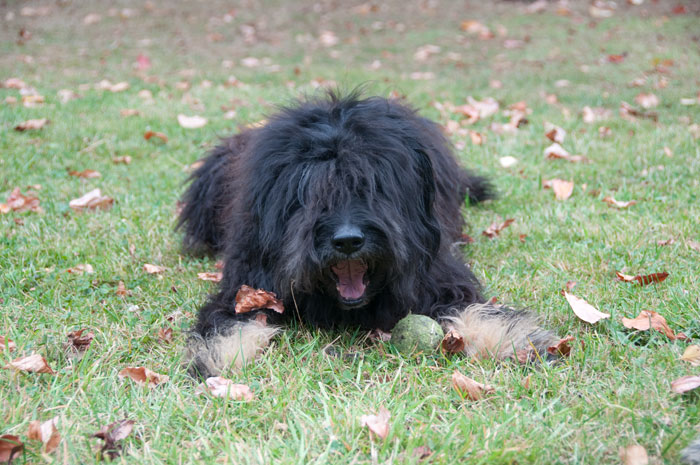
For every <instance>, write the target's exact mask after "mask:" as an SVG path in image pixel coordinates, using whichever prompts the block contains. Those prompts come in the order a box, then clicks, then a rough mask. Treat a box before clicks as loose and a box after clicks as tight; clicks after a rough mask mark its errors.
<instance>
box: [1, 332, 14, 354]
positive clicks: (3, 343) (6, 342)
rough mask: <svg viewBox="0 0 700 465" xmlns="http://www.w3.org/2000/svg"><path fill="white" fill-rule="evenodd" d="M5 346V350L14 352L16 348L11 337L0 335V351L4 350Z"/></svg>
mask: <svg viewBox="0 0 700 465" xmlns="http://www.w3.org/2000/svg"><path fill="white" fill-rule="evenodd" d="M5 347H7V352H14V351H15V349H17V345H16V344H15V343H14V342H13V341H12V339H10V338H6V337H5V336H0V353H1V352H4V351H5Z"/></svg>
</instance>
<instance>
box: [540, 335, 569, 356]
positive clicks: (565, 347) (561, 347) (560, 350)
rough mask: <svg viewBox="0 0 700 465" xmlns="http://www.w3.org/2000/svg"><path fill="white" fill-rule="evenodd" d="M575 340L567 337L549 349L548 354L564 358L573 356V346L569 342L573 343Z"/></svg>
mask: <svg viewBox="0 0 700 465" xmlns="http://www.w3.org/2000/svg"><path fill="white" fill-rule="evenodd" d="M574 339H575V338H574V337H573V336H566V337H563V338H561V339H559V340H558V341H557V343H556V344H554V345H552V346H549V347H547V353H548V354H551V355H561V356H562V357H568V356H569V355H570V354H571V346H570V345H569V342H571V341H573V340H574Z"/></svg>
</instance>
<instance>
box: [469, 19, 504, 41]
mask: <svg viewBox="0 0 700 465" xmlns="http://www.w3.org/2000/svg"><path fill="white" fill-rule="evenodd" d="M460 29H462V30H463V31H464V32H466V33H468V34H473V35H478V36H479V39H481V40H488V39H493V38H494V37H496V35H495V34H494V33H493V32H491V30H490V29H489V28H488V27H487V26H484V25H483V24H481V23H480V22H479V21H476V20H473V19H472V20H467V21H462V23H461V25H460Z"/></svg>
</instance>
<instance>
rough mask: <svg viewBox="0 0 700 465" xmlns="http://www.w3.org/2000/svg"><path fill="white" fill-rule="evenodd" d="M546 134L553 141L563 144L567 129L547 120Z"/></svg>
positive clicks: (545, 124)
mask: <svg viewBox="0 0 700 465" xmlns="http://www.w3.org/2000/svg"><path fill="white" fill-rule="evenodd" d="M544 135H545V137H546V138H547V139H549V140H551V141H552V142H555V143H557V144H561V143H563V142H564V138H565V137H566V131H564V130H563V129H562V128H560V127H559V126H556V125H554V124H552V123H549V122H547V121H545V123H544ZM545 155H546V151H545Z"/></svg>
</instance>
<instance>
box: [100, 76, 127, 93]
mask: <svg viewBox="0 0 700 465" xmlns="http://www.w3.org/2000/svg"><path fill="white" fill-rule="evenodd" d="M96 87H97V89H99V90H108V91H110V92H123V91H125V90H127V89H128V88H129V83H128V82H126V81H122V82H117V83H116V84H112V83H111V82H110V81H108V80H107V79H103V80H102V81H100V82H98V83H97V86H96Z"/></svg>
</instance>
